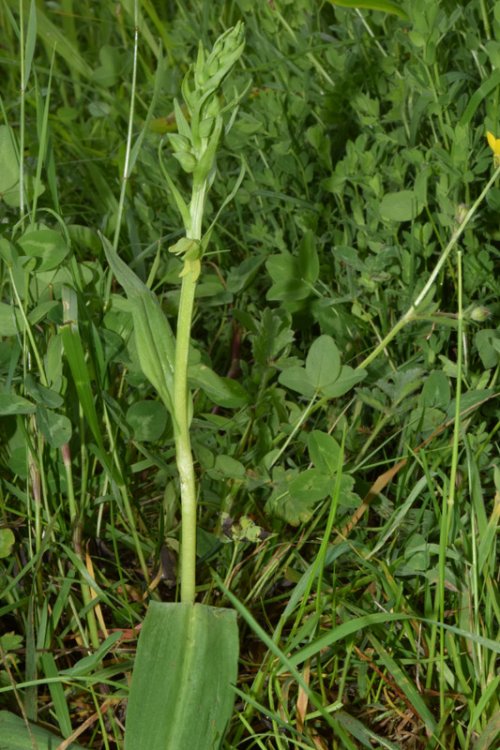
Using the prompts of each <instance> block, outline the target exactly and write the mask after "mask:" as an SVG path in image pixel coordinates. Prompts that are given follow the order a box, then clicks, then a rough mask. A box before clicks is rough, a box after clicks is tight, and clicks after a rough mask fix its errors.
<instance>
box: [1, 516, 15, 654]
mask: <svg viewBox="0 0 500 750" xmlns="http://www.w3.org/2000/svg"><path fill="white" fill-rule="evenodd" d="M15 541H16V538H15V536H14V532H13V531H12V529H0V558H1V557H8V556H9V555H10V553H11V552H12V547H13V546H14V544H15ZM2 645H3V643H2Z"/></svg>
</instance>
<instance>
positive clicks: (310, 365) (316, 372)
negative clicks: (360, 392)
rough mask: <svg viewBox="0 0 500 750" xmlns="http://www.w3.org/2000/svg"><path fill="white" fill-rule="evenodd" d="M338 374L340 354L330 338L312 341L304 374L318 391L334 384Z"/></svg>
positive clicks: (321, 337) (324, 337)
mask: <svg viewBox="0 0 500 750" xmlns="http://www.w3.org/2000/svg"><path fill="white" fill-rule="evenodd" d="M339 373H340V353H339V350H338V349H337V345H336V344H335V342H334V340H333V339H332V337H331V336H326V335H325V336H320V337H319V338H317V339H316V340H315V341H313V343H312V345H311V348H310V349H309V353H308V355H307V359H306V374H307V377H308V379H309V382H310V383H311V385H313V386H314V387H315V388H316V389H317V390H318V391H320V390H322V389H324V387H325V386H327V385H329V384H330V383H334V382H335V381H336V380H337V378H338V376H339Z"/></svg>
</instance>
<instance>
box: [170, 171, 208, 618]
mask: <svg viewBox="0 0 500 750" xmlns="http://www.w3.org/2000/svg"><path fill="white" fill-rule="evenodd" d="M206 191H207V183H206V181H203V183H202V184H201V185H200V184H197V183H196V181H195V184H194V185H193V193H192V197H191V204H190V207H189V208H190V230H191V231H190V237H189V239H193V240H196V241H198V242H199V241H200V240H201V228H202V220H203V210H204V206H205V196H206ZM184 271H185V273H184V275H183V277H182V286H181V296H180V301H179V313H178V316H177V336H176V345H175V368H174V430H175V454H176V461H177V470H178V472H179V482H180V490H181V506H182V544H181V601H182V602H188V603H190V604H193V603H194V599H195V593H196V478H195V473H194V465H193V454H192V451H191V440H190V436H189V397H190V393H189V388H188V378H187V370H188V359H189V344H190V340H191V323H192V319H193V307H194V296H195V291H196V281H197V278H198V272H197V271H196V270H195V268H193V267H191V266H190V265H189V264H188V263H187V262H186V264H185V266H184Z"/></svg>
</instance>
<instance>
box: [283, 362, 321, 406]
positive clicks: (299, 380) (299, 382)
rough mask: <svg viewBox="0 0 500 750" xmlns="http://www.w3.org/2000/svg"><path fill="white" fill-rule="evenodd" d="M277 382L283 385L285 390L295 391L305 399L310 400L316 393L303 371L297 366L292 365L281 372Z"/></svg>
mask: <svg viewBox="0 0 500 750" xmlns="http://www.w3.org/2000/svg"><path fill="white" fill-rule="evenodd" d="M278 382H279V383H281V385H284V386H285V388H290V389H291V390H292V391H297V393H300V394H301V396H305V398H312V397H313V396H314V394H315V393H316V389H315V387H314V386H313V385H312V383H311V381H310V380H309V377H308V375H307V373H306V371H305V369H304V368H303V367H300V366H298V365H293V366H292V367H287V369H286V370H283V371H282V372H281V373H280V375H279V377H278Z"/></svg>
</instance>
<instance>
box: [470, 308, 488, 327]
mask: <svg viewBox="0 0 500 750" xmlns="http://www.w3.org/2000/svg"><path fill="white" fill-rule="evenodd" d="M490 315H491V312H490V311H489V310H488V308H487V307H484V306H483V305H477V306H476V307H473V308H472V310H471V311H470V313H469V317H470V319H471V320H473V321H475V322H476V323H484V321H485V320H488V318H489V317H490Z"/></svg>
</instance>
